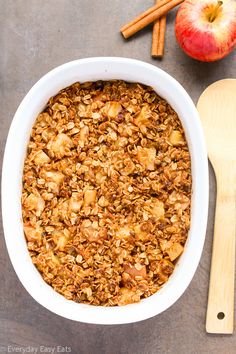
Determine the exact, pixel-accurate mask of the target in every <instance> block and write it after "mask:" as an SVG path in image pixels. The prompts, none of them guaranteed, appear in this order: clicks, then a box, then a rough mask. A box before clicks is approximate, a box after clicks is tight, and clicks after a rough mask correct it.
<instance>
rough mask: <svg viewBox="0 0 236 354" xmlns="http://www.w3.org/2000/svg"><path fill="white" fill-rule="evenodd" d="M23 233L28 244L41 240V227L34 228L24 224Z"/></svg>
mask: <svg viewBox="0 0 236 354" xmlns="http://www.w3.org/2000/svg"><path fill="white" fill-rule="evenodd" d="M24 232H25V237H26V239H27V241H29V242H35V241H40V240H41V238H42V233H43V229H42V227H39V226H36V227H33V226H30V225H26V224H24Z"/></svg>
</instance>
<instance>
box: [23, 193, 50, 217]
mask: <svg viewBox="0 0 236 354" xmlns="http://www.w3.org/2000/svg"><path fill="white" fill-rule="evenodd" d="M24 206H25V208H26V209H28V210H35V211H36V214H37V215H40V214H41V213H42V211H43V210H44V208H45V202H44V200H43V198H42V197H40V195H35V194H33V193H31V194H30V195H29V196H28V197H27V198H26V200H25V202H24Z"/></svg>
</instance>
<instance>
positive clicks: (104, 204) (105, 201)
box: [98, 195, 109, 207]
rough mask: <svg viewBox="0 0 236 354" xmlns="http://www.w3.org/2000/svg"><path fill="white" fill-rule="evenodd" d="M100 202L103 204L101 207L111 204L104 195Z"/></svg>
mask: <svg viewBox="0 0 236 354" xmlns="http://www.w3.org/2000/svg"><path fill="white" fill-rule="evenodd" d="M98 204H99V205H100V206H101V207H106V206H108V205H109V202H108V200H107V199H106V198H105V197H104V196H103V195H102V196H101V197H100V198H99V200H98Z"/></svg>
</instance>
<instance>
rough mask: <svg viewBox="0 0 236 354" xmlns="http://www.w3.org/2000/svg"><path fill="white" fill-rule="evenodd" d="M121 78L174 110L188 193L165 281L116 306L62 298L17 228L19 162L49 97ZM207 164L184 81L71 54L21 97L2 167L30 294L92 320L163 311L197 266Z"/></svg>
mask: <svg viewBox="0 0 236 354" xmlns="http://www.w3.org/2000/svg"><path fill="white" fill-rule="evenodd" d="M110 79H123V80H127V81H132V82H140V83H143V84H146V85H150V86H152V87H153V88H154V89H155V90H156V91H157V93H158V94H159V95H160V96H162V97H163V98H165V99H166V100H167V101H168V102H169V103H170V105H171V106H172V107H173V108H174V109H175V111H176V112H177V113H178V115H179V117H180V119H181V121H182V125H183V127H184V130H185V134H186V138H187V141H188V144H189V149H190V153H191V163H192V178H193V194H192V209H191V229H190V232H189V236H188V240H187V242H186V246H185V251H184V253H183V255H182V256H181V258H180V260H179V262H178V264H177V266H176V268H175V271H174V273H173V275H172V276H171V278H170V279H169V281H168V282H167V283H166V284H165V285H164V286H163V288H162V289H161V290H160V291H158V292H157V293H156V294H154V295H152V296H150V297H149V298H147V299H144V300H142V301H141V302H140V303H136V304H130V305H126V306H121V307H100V306H91V305H85V304H78V303H75V302H73V301H70V300H66V299H65V298H64V297H63V296H62V295H60V294H58V293H57V292H55V291H54V290H53V289H52V288H51V287H50V286H49V285H47V284H46V283H45V282H44V281H43V279H42V277H41V275H40V274H39V272H38V271H37V269H36V268H35V266H34V265H33V263H32V261H31V258H30V256H29V253H28V250H27V247H26V242H25V238H24V234H23V228H22V216H21V189H22V168H23V163H24V158H25V153H26V146H27V143H28V139H29V135H30V131H31V128H32V125H33V123H34V121H35V118H36V116H37V115H38V113H40V111H42V109H43V108H44V106H45V104H46V102H47V101H48V99H49V98H50V97H51V96H53V95H55V94H56V93H57V92H58V91H59V90H61V89H62V88H64V87H66V86H68V85H70V84H72V83H74V82H76V81H80V82H84V81H96V80H110ZM207 210H208V164H207V153H206V148H205V143H204V139H203V133H202V128H201V125H200V120H199V117H198V113H197V110H196V108H195V106H194V104H193V102H192V101H191V99H190V97H189V96H188V94H187V93H186V91H185V90H184V89H183V87H182V86H181V85H180V84H179V83H178V82H177V81H176V80H175V79H173V78H172V77H171V76H170V75H168V74H167V73H165V72H164V71H162V70H160V69H158V68H156V67H154V66H152V65H150V64H146V63H144V62H141V61H137V60H132V59H126V58H89V59H82V60H76V61H73V62H70V63H67V64H64V65H62V66H59V67H57V68H56V69H54V70H52V71H50V72H49V73H48V74H46V75H45V76H43V77H42V78H41V79H40V80H39V81H38V82H37V83H36V84H35V85H34V86H33V87H32V89H31V90H30V91H29V92H28V94H27V95H26V96H25V98H24V99H23V101H22V102H21V104H20V106H19V108H18V110H17V112H16V114H15V116H14V119H13V121H12V124H11V128H10V131H9V134H8V139H7V143H6V148H5V154H4V161H3V170H2V214H3V225H4V233H5V239H6V244H7V248H8V252H9V256H10V258H11V262H12V264H13V267H14V269H15V272H16V273H17V275H18V277H19V279H20V281H21V283H22V284H23V286H24V287H25V289H26V290H27V291H28V292H29V293H30V295H31V296H32V297H33V298H34V299H35V300H36V301H37V302H39V303H40V304H41V305H42V306H44V307H46V308H47V309H48V310H50V311H52V312H54V313H56V314H58V315H61V316H63V317H66V318H69V319H72V320H76V321H81V322H87V323H96V324H122V323H130V322H136V321H141V320H144V319H147V318H150V317H152V316H155V315H157V314H159V313H160V312H163V311H164V310H166V309H167V308H168V307H170V306H171V305H172V304H174V302H175V301H176V300H177V299H178V298H179V297H180V296H181V295H182V294H183V292H184V291H185V289H186V288H187V286H188V285H189V283H190V281H191V279H192V278H193V275H194V273H195V271H196V268H197V266H198V263H199V260H200V257H201V253H202V249H203V244H204V240H205V231H206V223H207Z"/></svg>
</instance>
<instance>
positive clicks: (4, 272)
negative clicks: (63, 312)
mask: <svg viewBox="0 0 236 354" xmlns="http://www.w3.org/2000/svg"><path fill="white" fill-rule="evenodd" d="M152 4H153V0H145V1H140V0H0V48H1V51H0V100H1V110H0V117H1V119H0V153H1V156H2V155H3V150H4V144H5V140H6V137H7V132H8V129H9V126H10V123H11V120H12V117H13V115H14V112H15V110H16V108H17V106H18V105H19V103H20V101H21V99H22V98H23V97H24V95H25V94H26V93H27V91H28V90H29V89H30V87H31V86H32V85H33V84H34V83H35V82H36V81H37V80H38V79H39V78H40V77H41V76H42V75H43V74H45V73H46V72H47V71H49V70H50V69H52V68H54V67H55V66H57V65H59V64H62V63H65V62H67V61H70V60H73V59H77V58H83V57H91V56H105V55H107V56H122V57H131V58H137V59H141V60H144V61H146V62H149V63H152V64H154V65H156V66H158V67H160V68H162V69H164V70H166V71H167V72H168V73H170V74H171V75H173V76H174V77H175V78H176V79H177V80H178V81H179V82H180V83H181V84H182V85H183V86H184V87H185V89H186V90H187V91H188V92H189V94H190V95H191V97H192V99H193V100H194V102H197V99H198V97H199V95H200V93H201V92H202V91H203V89H204V88H205V87H206V86H207V85H208V84H210V83H212V82H214V81H215V80H218V79H221V78H229V77H234V78H235V77H236V51H235V52H234V53H232V54H231V55H230V56H228V57H227V58H226V59H224V60H222V61H220V62H216V63H200V62H197V61H194V60H192V59H190V58H188V57H187V56H186V55H185V54H184V53H183V52H182V51H181V50H180V49H179V47H178V45H177V43H176V41H175V38H174V18H175V16H174V15H175V11H173V12H172V13H171V14H170V15H169V17H168V27H167V36H166V53H165V57H164V59H163V60H162V61H158V60H153V59H151V57H150V45H151V31H150V29H147V30H144V31H142V32H141V33H139V34H138V35H136V36H135V37H134V38H132V39H130V40H128V41H125V40H123V38H122V37H121V36H120V34H119V28H120V27H121V25H123V24H124V23H126V22H127V21H128V20H130V19H132V18H133V17H134V16H135V15H137V14H138V13H139V12H140V11H142V10H144V9H146V8H147V7H148V6H151V5H152ZM9 203H10V201H9ZM214 208H215V179H214V175H213V172H212V170H211V169H210V205H209V221H208V229H207V236H206V243H205V247H204V251H203V255H202V258H201V262H200V265H199V267H198V269H197V272H196V274H195V276H194V279H193V281H192V282H191V284H190V286H189V288H188V289H187V291H186V292H185V293H184V295H183V296H182V297H181V299H180V300H179V301H178V302H177V303H176V304H175V305H173V306H172V307H171V308H170V309H168V310H167V311H165V312H164V313H162V314H161V315H159V316H156V317H154V318H152V319H150V320H146V321H143V322H140V323H136V324H130V325H122V326H97V325H87V324H82V323H76V322H72V321H69V320H66V319H63V318H61V317H58V316H56V315H54V314H52V313H50V312H49V311H47V310H46V309H44V308H42V307H41V306H40V305H39V304H37V303H36V302H35V301H34V300H33V299H32V298H31V297H30V295H29V294H28V293H27V292H26V291H25V290H24V288H23V287H22V285H21V284H20V282H19V280H18V278H17V277H16V275H15V273H14V270H13V268H12V265H11V263H10V261H9V257H8V254H7V251H6V247H5V243H4V239H3V231H2V229H1V239H0V353H1V352H13V350H14V348H27V347H28V346H33V347H36V348H38V352H45V351H46V349H47V348H46V349H45V348H43V347H42V348H40V346H45V347H49V349H50V348H52V349H53V347H56V346H57V345H58V346H59V345H60V346H62V347H65V346H68V347H70V348H71V352H72V353H76V354H90V353H91V354H103V353H104V354H119V353H124V354H126V353H127V354H156V353H160V354H202V353H206V354H211V353H222V354H233V353H236V335H235V334H234V335H232V336H226V335H208V334H206V332H205V313H206V303H207V291H208V281H209V267H210V254H211V244H212V235H213V222H214ZM12 348H13V349H12ZM49 349H48V350H49ZM52 349H51V350H52ZM64 349H65V348H64ZM16 350H17V349H15V351H16ZM21 350H23V349H21ZM60 350H61V351H62V350H63V349H60V348H57V352H59V351H60ZM65 350H66V349H65ZM31 352H32V351H31ZM55 352H56V351H55Z"/></svg>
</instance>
